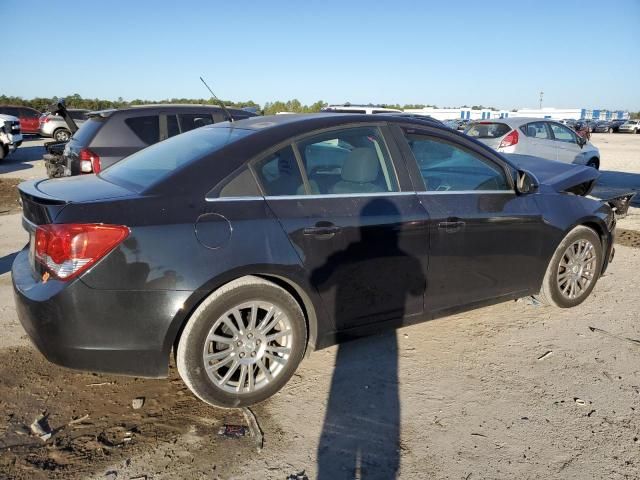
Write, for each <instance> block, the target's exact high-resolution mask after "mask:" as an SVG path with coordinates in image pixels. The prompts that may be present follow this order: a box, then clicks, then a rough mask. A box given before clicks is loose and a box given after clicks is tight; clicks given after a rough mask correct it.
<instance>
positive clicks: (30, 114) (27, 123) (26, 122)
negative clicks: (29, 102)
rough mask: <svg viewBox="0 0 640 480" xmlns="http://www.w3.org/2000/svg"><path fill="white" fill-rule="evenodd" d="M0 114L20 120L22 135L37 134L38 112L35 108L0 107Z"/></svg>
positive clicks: (38, 124) (38, 125)
mask: <svg viewBox="0 0 640 480" xmlns="http://www.w3.org/2000/svg"><path fill="white" fill-rule="evenodd" d="M0 114H3V115H11V116H13V117H18V118H19V119H20V130H21V131H22V133H28V134H37V133H38V129H39V128H40V121H39V120H40V112H39V111H38V110H36V109H35V108H31V107H23V106H20V105H0Z"/></svg>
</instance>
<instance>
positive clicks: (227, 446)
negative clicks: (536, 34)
mask: <svg viewBox="0 0 640 480" xmlns="http://www.w3.org/2000/svg"><path fill="white" fill-rule="evenodd" d="M594 137H596V138H595V140H597V136H594ZM616 137H620V140H618V139H617V138H616ZM607 138H609V137H607ZM607 141H608V142H637V146H640V136H622V135H620V136H616V135H613V136H612V137H611V138H609V139H608V140H607ZM596 144H597V145H599V144H598V143H596ZM616 145H617V144H616ZM629 145H630V147H629V150H630V151H632V152H635V153H634V154H632V155H630V156H629V158H628V161H627V163H624V164H623V165H622V166H621V167H618V168H621V169H622V168H627V167H625V165H628V167H629V168H628V169H627V170H624V171H622V172H621V174H624V175H627V174H628V173H629V172H634V171H636V170H634V169H636V167H637V166H638V165H640V154H638V150H635V148H636V143H629ZM599 146H600V145H599ZM601 148H603V147H601ZM617 150H622V149H621V148H620V147H619V145H617V146H616V151H617ZM603 152H604V148H603ZM605 159H606V156H605V155H604V154H603V168H608V167H605V161H606V160H605ZM637 171H639V172H640V169H639V170H637ZM12 174H15V171H14V172H8V173H7V174H6V175H12ZM0 176H3V175H2V174H0ZM628 178H631V179H634V178H635V177H628ZM628 178H627V179H628ZM636 186H637V187H640V182H638V183H637V184H636ZM639 212H640V210H639V209H633V210H632V211H631V215H630V216H629V217H628V218H627V219H624V220H622V221H620V223H619V227H620V235H619V239H620V242H619V246H618V247H617V254H616V258H615V261H614V262H613V264H612V265H611V266H610V268H609V270H608V272H607V274H606V275H605V276H604V277H603V278H601V279H600V281H599V282H598V285H597V286H596V288H595V290H594V292H593V294H592V295H591V297H590V298H589V299H587V301H586V302H585V303H583V304H582V305H580V306H578V307H576V308H574V309H570V310H557V309H553V308H548V307H537V306H533V305H530V304H528V303H527V302H524V301H520V302H509V303H505V304H501V305H496V306H493V307H488V308H483V309H479V310H476V311H474V312H470V313H467V314H464V315H456V316H452V317H448V318H444V319H440V320H435V321H432V322H428V323H424V324H421V325H415V326H411V327H406V328H402V329H400V330H398V331H397V332H389V333H387V334H383V335H377V336H374V337H369V338H365V339H361V340H358V341H354V342H350V343H346V344H343V345H340V346H336V347H332V348H329V349H326V350H322V351H319V352H315V353H313V354H312V355H311V356H310V358H308V359H305V360H304V361H303V362H302V364H301V366H300V368H299V370H298V372H297V373H296V375H295V376H294V377H293V378H292V380H291V381H290V382H289V384H288V385H287V386H286V387H285V388H284V389H283V390H282V391H281V392H280V393H278V394H277V395H276V396H274V397H273V398H272V399H270V400H268V401H266V402H264V403H262V404H260V405H258V406H256V407H255V408H253V409H252V411H253V413H254V414H255V417H256V419H257V421H258V424H259V427H260V430H261V432H262V434H263V435H264V444H263V448H262V449H261V450H260V451H258V448H257V444H258V442H257V438H256V437H254V436H251V435H250V434H247V435H245V436H242V437H239V438H226V437H224V436H221V435H220V434H219V430H220V428H221V427H224V425H226V424H230V425H247V422H246V419H245V417H244V416H243V414H242V412H240V411H237V410H221V409H216V408H213V407H209V406H206V405H204V404H202V403H201V402H199V401H198V400H196V399H195V398H194V397H193V396H192V395H191V394H190V393H189V392H188V390H186V388H185V387H184V385H183V384H182V382H181V381H180V380H179V379H178V378H177V376H176V373H175V369H173V368H172V369H171V376H170V378H169V379H168V380H167V379H165V380H143V379H133V378H125V377H112V376H105V375H94V374H91V373H82V372H74V371H70V370H66V369H63V368H60V367H57V366H55V365H51V364H50V363H48V362H47V361H46V360H44V359H43V357H42V356H41V355H40V354H39V353H37V352H36V351H35V350H34V348H33V347H31V346H30V344H29V343H28V341H26V340H25V338H24V335H23V333H22V330H21V328H20V326H19V325H18V324H17V317H16V315H15V309H14V308H13V305H12V299H11V286H10V285H11V284H10V278H9V277H10V273H9V268H10V260H11V259H12V255H13V253H14V252H15V251H17V250H19V249H20V248H21V247H22V244H23V243H24V240H25V238H24V234H23V233H22V232H21V230H20V215H5V216H0V232H1V233H2V235H1V236H0V329H2V332H3V335H2V336H0V339H1V341H0V479H4V478H7V479H9V478H11V479H36V480H38V479H45V478H52V479H62V478H64V479H67V478H69V479H74V478H94V479H105V478H106V479H110V480H114V479H118V480H120V479H129V480H132V479H175V478H190V479H191V478H207V479H209V478H221V479H230V478H237V479H288V478H292V479H302V478H305V475H306V476H308V478H321V479H342V478H351V479H355V478H358V479H360V478H361V479H369V478H394V477H397V478H407V479H416V478H421V479H422V478H437V479H466V480H475V479H490V478H491V479H493V478H500V479H502V478H505V479H510V478H526V479H529V478H544V479H548V478H567V479H584V478H594V479H596V478H597V479H616V478H621V479H624V478H626V479H637V478H640V417H639V415H638V412H639V411H640V321H639V320H640V318H639V317H640V294H639V293H638V292H639V289H640V280H639V279H638V275H637V272H638V271H640V249H639V248H638V246H640V240H639V238H640V234H639V233H638V231H640V213H639ZM141 397H143V398H144V404H143V405H142V407H141V408H139V409H134V408H133V406H132V402H133V400H134V399H136V398H141ZM43 412H46V414H48V417H47V421H48V425H49V426H50V427H51V428H52V429H53V435H52V437H51V438H50V439H49V440H47V441H46V442H43V441H42V440H40V439H39V438H38V437H36V436H33V435H31V434H30V432H29V425H30V424H31V423H32V422H33V421H34V419H35V418H36V417H38V416H39V415H41V414H42V413H43Z"/></svg>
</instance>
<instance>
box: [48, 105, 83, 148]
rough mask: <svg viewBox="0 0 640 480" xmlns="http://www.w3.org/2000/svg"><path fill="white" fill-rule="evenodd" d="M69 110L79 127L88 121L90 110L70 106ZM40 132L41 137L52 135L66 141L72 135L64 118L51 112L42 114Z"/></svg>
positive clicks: (56, 138)
mask: <svg viewBox="0 0 640 480" xmlns="http://www.w3.org/2000/svg"><path fill="white" fill-rule="evenodd" d="M67 112H69V115H71V118H73V121H74V122H75V124H76V125H77V126H78V127H79V126H80V125H82V124H83V123H84V122H85V121H86V119H87V114H88V113H89V110H85V109H80V108H68V109H67ZM38 132H39V133H40V136H41V137H52V138H53V139H54V140H56V141H58V142H66V141H68V140H69V139H70V138H71V135H72V132H70V131H69V127H68V126H67V123H66V122H65V120H64V118H62V117H61V116H60V115H55V114H51V113H45V114H43V115H41V116H40V129H39V131H38Z"/></svg>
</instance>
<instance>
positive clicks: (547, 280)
mask: <svg viewBox="0 0 640 480" xmlns="http://www.w3.org/2000/svg"><path fill="white" fill-rule="evenodd" d="M602 259H603V251H602V243H601V241H600V237H599V236H598V234H597V233H596V232H595V231H593V230H592V229H591V228H589V227H585V226H584V225H580V226H578V227H575V228H574V229H573V230H571V231H570V232H569V233H568V234H567V236H566V237H564V239H563V240H562V242H560V245H558V248H557V249H556V251H555V253H554V254H553V257H551V261H550V262H549V266H548V267H547V272H546V273H545V275H544V280H543V281H542V288H541V289H540V293H539V294H538V295H536V296H535V298H536V300H538V301H540V302H542V303H544V304H546V305H553V306H554V307H558V308H571V307H575V306H576V305H579V304H581V303H582V302H584V301H585V299H586V298H587V297H588V296H589V294H590V293H591V291H592V290H593V288H594V287H595V285H596V282H597V281H598V278H599V277H600V271H601V270H602Z"/></svg>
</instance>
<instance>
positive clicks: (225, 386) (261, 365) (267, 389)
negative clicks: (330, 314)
mask: <svg viewBox="0 0 640 480" xmlns="http://www.w3.org/2000/svg"><path fill="white" fill-rule="evenodd" d="M238 317H239V318H238ZM270 324H274V325H273V327H271V328H269V327H270ZM287 332H288V333H287ZM306 342H307V328H306V323H305V318H304V315H303V313H302V309H301V308H300V305H299V304H298V302H297V301H296V300H295V298H293V297H292V296H291V295H290V294H289V292H287V291H286V290H285V289H283V288H281V287H279V286H277V285H275V284H273V283H271V282H268V281H266V280H263V279H261V278H259V277H254V276H247V277H243V278H239V279H237V280H234V281H232V282H230V283H228V284H227V285H224V286H223V287H221V288H219V289H218V290H216V291H215V292H213V293H212V294H211V295H209V297H207V298H206V299H205V300H204V301H203V302H202V303H201V304H200V305H199V306H198V308H197V309H196V310H195V312H194V313H193V315H191V318H190V319H189V320H188V322H187V325H186V326H185V328H184V331H183V332H182V335H181V337H180V341H179V343H178V348H177V351H176V364H177V366H178V372H179V373H180V376H181V377H182V380H183V381H184V383H185V384H186V385H187V387H189V389H190V390H191V391H192V392H193V393H194V394H195V395H196V396H197V397H198V398H200V400H203V401H204V402H206V403H208V404H210V405H213V406H216V407H223V408H239V407H245V406H248V405H253V404H255V403H258V402H261V401H263V400H265V399H267V398H269V397H270V396H272V395H273V394H275V393H276V392H277V391H278V390H280V389H281V388H282V387H283V386H284V385H285V384H286V383H287V381H288V380H289V378H291V375H293V372H294V371H295V370H296V368H297V366H298V364H299V363H300V361H301V360H302V357H303V355H304V351H305V347H306ZM274 357H277V358H275V360H274ZM224 362H226V363H224ZM250 376H251V378H250Z"/></svg>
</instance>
